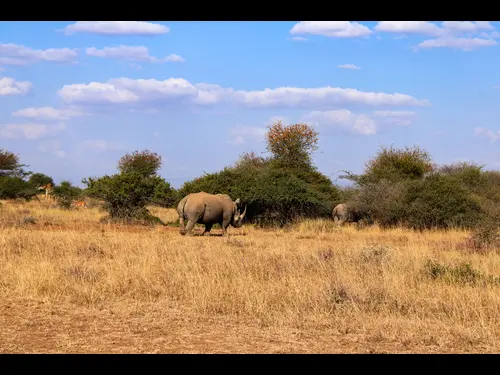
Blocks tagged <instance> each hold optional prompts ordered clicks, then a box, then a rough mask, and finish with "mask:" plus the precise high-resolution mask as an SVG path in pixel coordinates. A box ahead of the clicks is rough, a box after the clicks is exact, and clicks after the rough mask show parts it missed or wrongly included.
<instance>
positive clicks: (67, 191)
mask: <svg viewBox="0 0 500 375" xmlns="http://www.w3.org/2000/svg"><path fill="white" fill-rule="evenodd" d="M53 194H54V197H55V198H56V201H57V203H58V204H59V205H60V206H61V207H62V208H65V209H70V208H71V203H72V202H73V201H74V200H75V199H77V198H79V197H81V195H82V189H80V188H79V187H77V186H73V185H72V184H71V182H69V181H62V182H61V183H60V184H59V185H56V186H54V191H53Z"/></svg>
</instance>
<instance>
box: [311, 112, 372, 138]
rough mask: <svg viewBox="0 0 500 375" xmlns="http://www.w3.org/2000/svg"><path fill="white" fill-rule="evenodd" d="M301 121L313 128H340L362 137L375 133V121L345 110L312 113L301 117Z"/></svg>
mask: <svg viewBox="0 0 500 375" xmlns="http://www.w3.org/2000/svg"><path fill="white" fill-rule="evenodd" d="M302 119H303V121H305V122H307V123H309V124H311V125H312V126H315V127H322V126H328V127H334V128H341V129H345V130H348V131H351V132H353V133H357V134H362V135H371V134H375V133H377V126H376V123H375V120H373V119H372V118H370V117H369V116H367V115H356V114H354V113H352V112H351V111H348V110H346V109H339V110H334V111H326V112H321V111H314V112H311V113H308V114H307V115H305V116H303V117H302Z"/></svg>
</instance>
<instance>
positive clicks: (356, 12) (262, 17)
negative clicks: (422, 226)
mask: <svg viewBox="0 0 500 375" xmlns="http://www.w3.org/2000/svg"><path fill="white" fill-rule="evenodd" d="M53 4H54V6H52V7H51V6H50V5H51V3H47V2H34V3H31V4H30V5H29V6H27V5H26V4H25V3H22V2H14V3H9V7H8V10H6V11H5V12H1V13H0V20H1V21H42V20H43V21H70V20H71V19H83V20H96V19H99V20H103V19H106V20H136V21H151V22H155V21H154V20H156V21H160V20H162V19H161V18H160V19H158V16H163V17H165V18H164V19H163V21H273V20H274V21H297V22H298V21H299V20H308V19H309V20H318V21H319V20H347V19H355V20H358V21H375V20H377V19H380V20H384V19H386V20H387V19H399V20H403V21H412V20H429V21H432V20H450V21H451V20H454V21H468V20H477V21H491V19H488V18H487V17H491V15H492V14H491V12H487V8H486V7H484V6H474V7H473V6H458V5H455V6H453V7H451V8H450V7H447V6H445V5H444V4H443V6H442V7H441V6H439V5H438V4H437V3H436V2H435V1H433V2H431V1H429V0H425V1H418V2H410V3H407V2H403V3H402V2H397V3H396V2H394V3H390V2H387V3H385V4H384V3H380V2H378V1H367V2H365V3H362V4H361V3H357V2H351V3H347V4H346V3H328V5H326V3H322V2H318V4H317V5H316V6H314V5H313V4H311V3H307V4H304V3H298V4H296V5H292V4H291V3H288V4H287V5H285V6H280V5H278V4H277V5H276V6H270V4H269V2H264V1H263V0H253V1H251V2H243V3H241V2H233V3H227V4H224V3H217V2H199V3H198V2H197V3H196V4H193V3H189V2H188V3H186V2H181V3H175V6H174V4H169V5H170V7H168V8H167V4H166V3H161V5H156V4H157V3H153V2H152V3H151V4H150V5H149V6H147V5H146V4H144V3H141V5H142V4H144V5H143V6H142V7H137V6H135V4H134V5H132V6H126V5H125V3H120V4H118V6H113V5H112V4H110V5H109V6H105V5H104V4H103V3H102V2H98V1H96V0H86V1H85V2H83V3H80V4H77V3H75V4H73V5H74V6H71V5H72V4H68V5H67V6H64V7H62V6H60V5H55V3H53ZM163 6H165V11H161V10H160V9H159V8H160V7H163ZM183 7H184V9H185V10H184V11H182V8H183ZM330 9H331V10H330ZM396 9H398V10H401V9H404V10H406V12H398V13H399V14H397V13H396V12H395V13H396V14H393V13H392V12H393V11H395V10H396ZM405 13H406V15H405ZM488 13H489V14H488ZM4 39H5V38H4Z"/></svg>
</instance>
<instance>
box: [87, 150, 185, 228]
mask: <svg viewBox="0 0 500 375" xmlns="http://www.w3.org/2000/svg"><path fill="white" fill-rule="evenodd" d="M161 162H162V160H161V156H160V155H158V154H156V153H154V152H151V151H149V150H145V151H134V152H133V153H132V154H126V155H124V156H123V157H122V158H121V159H120V160H119V162H118V170H119V173H117V174H114V175H111V176H108V175H105V176H103V177H100V178H88V179H84V180H83V183H84V184H85V185H87V189H86V194H87V195H88V196H89V197H93V198H98V199H102V200H104V202H105V208H106V209H107V211H108V213H109V216H110V219H112V220H120V221H127V222H131V221H139V222H147V223H151V222H160V220H159V219H158V218H155V217H154V216H152V215H151V214H150V212H149V211H148V210H147V208H146V206H147V205H148V204H151V203H157V204H162V205H169V204H171V202H172V201H175V198H176V196H175V192H174V190H173V189H172V188H171V186H170V184H168V182H166V181H165V180H164V179H163V178H161V177H159V176H158V175H157V173H158V169H159V168H160V167H161Z"/></svg>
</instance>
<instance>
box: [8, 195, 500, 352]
mask: <svg viewBox="0 0 500 375" xmlns="http://www.w3.org/2000/svg"><path fill="white" fill-rule="evenodd" d="M2 203H3V204H2V206H1V207H0V231H1V233H2V236H0V298H1V299H2V301H3V304H2V307H1V309H2V311H1V314H0V316H1V317H0V325H1V326H2V330H1V331H0V342H1V343H2V344H0V352H60V353H63V352H64V353H66V352H165V353H173V352H193V353H200V352H232V353H234V352H297V353H298V352H301V353H305V352H331V353H335V352H421V353H423V352H497V351H498V350H499V349H500V339H499V338H500V325H499V322H500V283H499V282H498V279H497V278H496V277H498V276H500V255H499V254H497V253H496V252H495V251H489V252H487V253H477V252H471V251H468V250H467V248H466V247H464V245H463V243H464V241H465V239H466V238H467V235H468V234H467V233H466V232H460V231H454V232H447V233H445V232H438V231H436V232H423V233H419V232H411V231H407V230H402V229H401V230H390V231H382V230H380V229H378V228H377V227H370V228H365V229H361V230H357V229H356V228H354V227H346V228H337V227H336V226H335V225H334V224H333V223H332V222H330V221H309V222H305V223H302V224H300V225H299V226H297V227H296V228H294V229H293V230H275V231H264V230H258V229H255V228H253V227H251V226H244V227H243V228H241V229H235V228H230V229H229V233H230V236H229V237H220V236H217V235H216V234H218V233H220V230H219V231H218V230H213V233H214V235H213V236H210V237H199V236H195V237H184V236H180V235H179V233H178V229H177V228H169V227H156V228H151V227H124V226H117V225H110V224H100V223H99V218H100V217H101V216H103V215H104V213H103V212H101V211H99V210H98V209H97V208H92V209H87V210H85V209H79V210H71V211H63V210H60V209H54V208H49V203H42V204H40V203H38V202H32V203H15V202H5V201H4V202H2ZM153 210H154V212H155V214H157V215H159V216H160V218H161V219H162V220H164V221H165V222H173V221H175V220H176V219H177V215H176V213H175V211H174V210H165V209H158V208H154V209H153ZM429 261H432V262H431V263H429ZM465 263H468V264H470V268H467V267H466V266H464V264H465ZM454 267H455V268H454Z"/></svg>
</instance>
